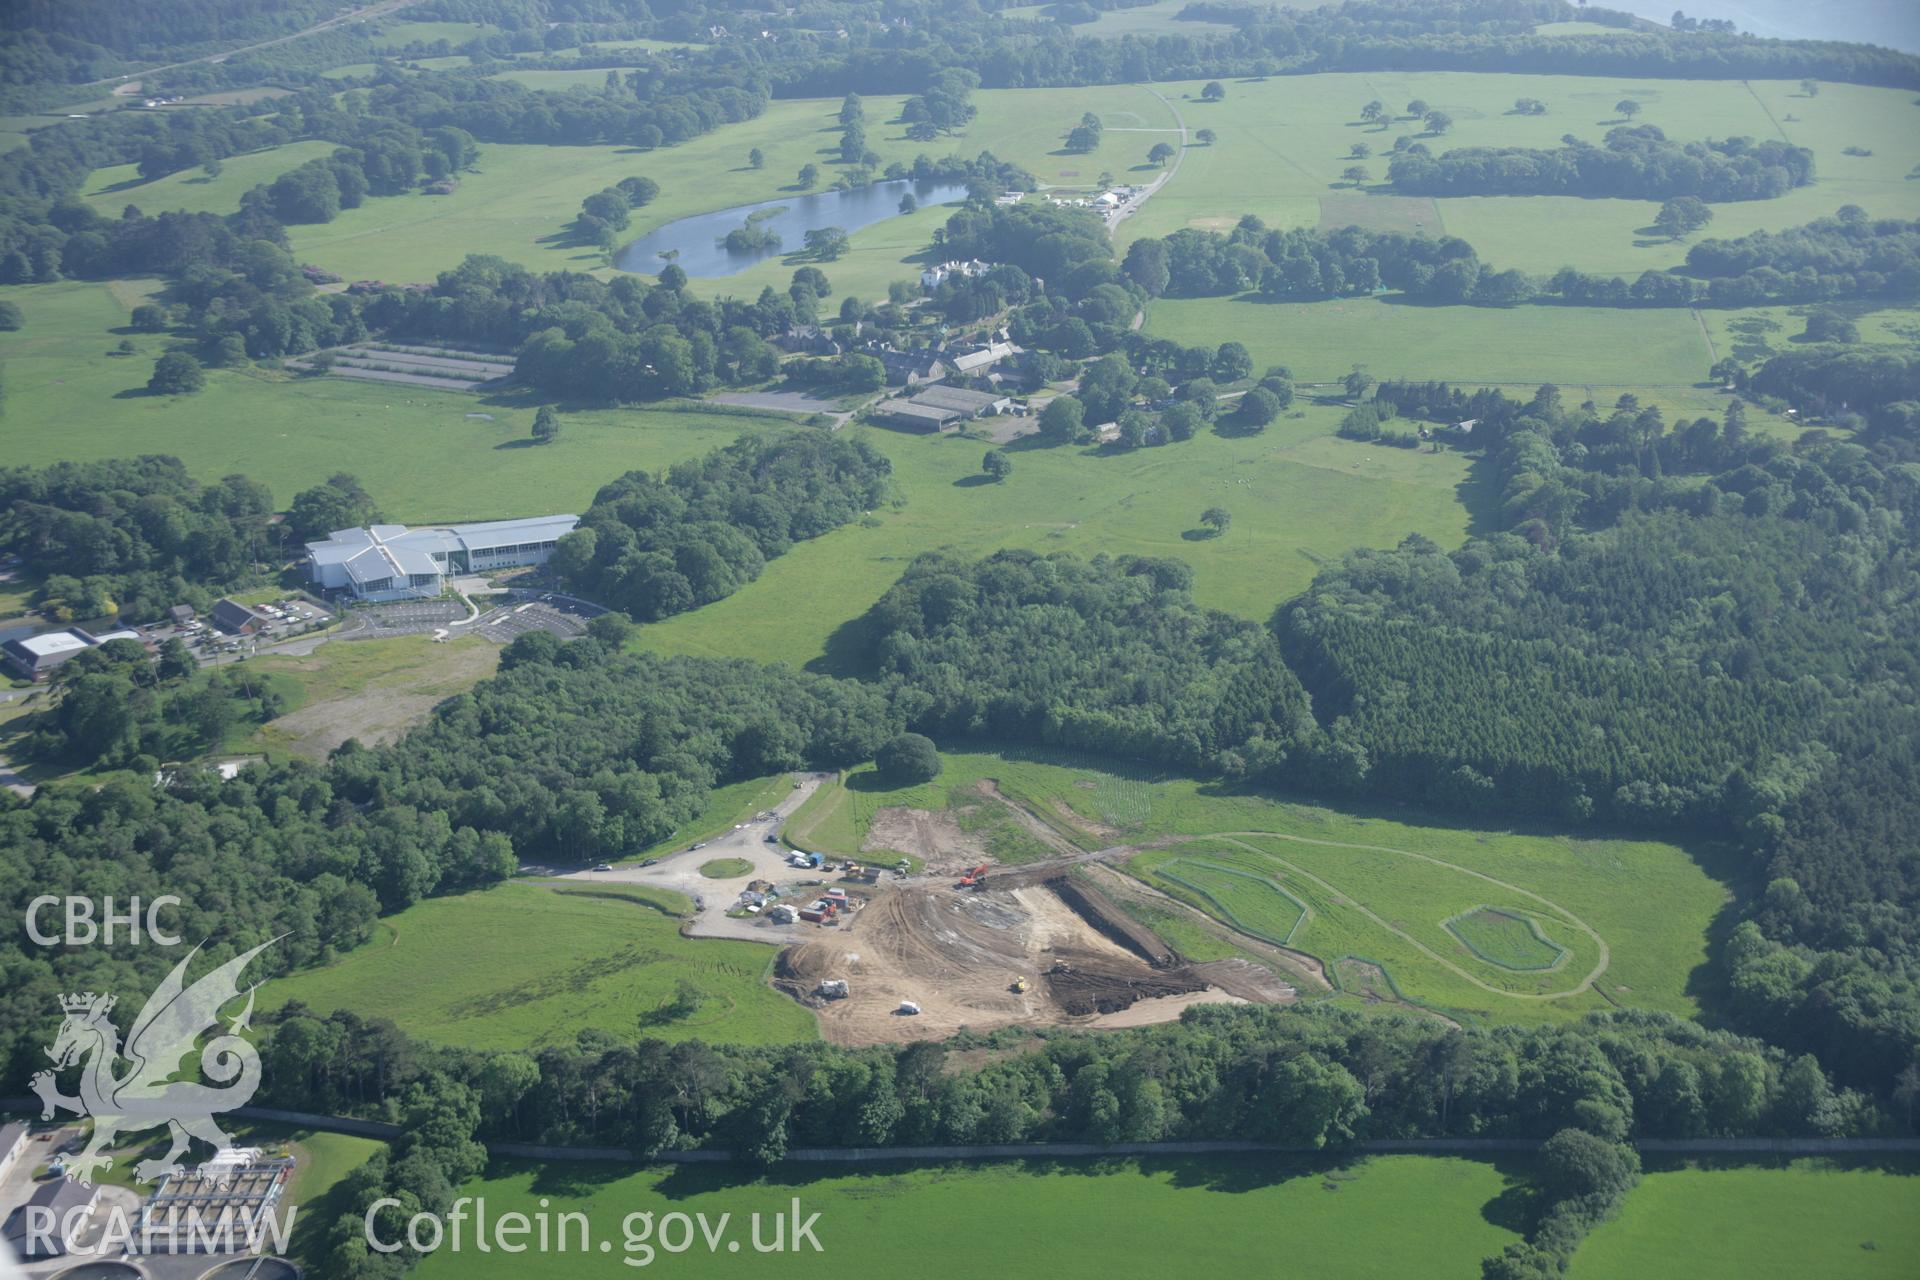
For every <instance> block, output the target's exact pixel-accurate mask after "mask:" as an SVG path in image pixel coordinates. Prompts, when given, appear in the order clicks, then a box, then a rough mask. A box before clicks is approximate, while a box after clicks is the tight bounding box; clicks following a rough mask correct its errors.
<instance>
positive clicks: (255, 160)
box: [81, 142, 337, 218]
mask: <svg viewBox="0 0 1920 1280" xmlns="http://www.w3.org/2000/svg"><path fill="white" fill-rule="evenodd" d="M335 150H337V148H336V147H335V145H334V144H333V143H331V142H290V143H288V144H287V145H286V146H284V147H270V148H268V149H267V150H265V151H251V152H248V153H247V154H245V155H238V156H229V157H227V158H226V159H225V160H223V161H221V163H220V176H219V177H217V178H209V177H208V176H207V175H206V174H204V173H202V172H201V171H200V170H199V169H182V170H181V171H180V172H178V173H170V174H168V175H167V176H166V177H164V178H155V179H154V180H152V181H151V182H149V181H146V180H144V179H142V178H141V176H140V166H139V165H134V164H121V165H114V166H112V167H110V168H106V169H95V170H94V171H93V173H92V174H91V175H90V176H89V177H88V179H87V185H86V188H85V190H84V191H82V192H81V199H83V200H85V201H86V202H87V203H88V204H90V205H92V206H93V207H94V208H95V209H98V210H99V211H100V212H101V214H103V215H104V216H106V217H109V218H117V217H119V216H120V211H121V210H123V209H125V208H126V207H127V206H128V205H130V204H131V205H137V206H139V209H140V211H141V212H142V213H145V214H148V215H149V216H151V215H153V214H157V213H232V212H234V211H235V210H236V209H238V208H239V207H240V197H241V196H243V195H245V194H246V193H247V192H249V191H251V190H253V188H255V187H257V186H259V185H260V184H261V183H263V182H272V181H273V180H274V179H275V178H278V177H279V176H280V175H281V174H283V173H286V172H287V171H288V170H290V169H297V168H299V167H300V166H301V165H303V164H305V163H306V162H307V161H309V160H318V159H321V158H323V157H325V156H329V155H332V154H333V153H334V151H335Z"/></svg>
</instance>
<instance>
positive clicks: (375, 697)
mask: <svg viewBox="0 0 1920 1280" xmlns="http://www.w3.org/2000/svg"><path fill="white" fill-rule="evenodd" d="M420 644H421V649H422V658H421V661H420V662H419V663H418V664H409V665H407V666H404V667H401V668H399V669H398V670H395V671H391V672H387V673H385V674H382V675H379V676H375V677H374V678H373V679H371V680H369V681H367V683H366V684H364V685H363V686H361V687H359V688H357V689H355V690H354V691H353V692H351V693H348V694H346V695H344V696H342V697H337V698H325V699H322V700H320V701H316V702H313V703H309V704H308V705H307V706H304V707H301V708H300V709H299V710H298V711H293V712H290V713H288V714H287V715H284V716H281V717H280V718H279V719H278V720H275V721H274V722H273V723H272V724H270V725H268V726H267V728H266V729H265V730H264V736H266V737H268V738H270V739H272V740H273V741H274V742H275V744H276V745H279V746H283V747H285V748H286V749H287V750H289V751H291V752H293V753H294V754H295V755H301V756H306V757H308V758H309V759H315V760H318V759H322V758H324V757H325V756H326V755H327V753H328V752H330V751H332V750H333V749H334V748H335V747H337V746H339V745H340V744H341V743H343V742H345V741H346V740H347V739H348V738H358V739H359V740H360V741H361V742H363V743H365V744H367V745H368V746H374V745H377V744H379V743H383V742H391V741H393V740H394V739H395V738H398V737H399V736H400V735H401V734H403V733H405V732H406V731H407V730H408V729H411V728H412V727H413V726H414V725H416V724H419V723H420V722H421V721H423V720H425V719H426V718H427V714H428V713H429V712H430V711H432V710H433V708H434V707H435V706H436V705H438V704H439V703H441V702H444V701H445V700H446V699H447V698H449V697H451V696H452V695H453V694H455V693H458V692H460V691H462V690H465V689H470V688H472V687H473V686H474V685H475V684H478V683H479V682H480V681H482V680H484V679H486V678H487V677H488V676H490V675H492V674H493V670H494V668H495V667H496V666H497V665H499V662H500V650H499V649H498V648H496V647H494V646H493V645H490V644H467V645H435V644H432V643H431V642H430V641H427V640H425V639H422V640H421V642H420ZM326 662H327V658H326V657H325V656H323V655H320V654H310V655H308V656H306V657H303V658H278V657H276V658H275V659H274V665H275V667H276V668H278V669H281V670H286V671H289V672H291V673H294V674H298V673H300V672H305V671H311V672H318V671H321V670H323V669H324V668H325V665H326ZM283 663H284V666H283V665H282V664H283Z"/></svg>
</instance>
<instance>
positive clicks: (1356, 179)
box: [1340, 164, 1372, 187]
mask: <svg viewBox="0 0 1920 1280" xmlns="http://www.w3.org/2000/svg"><path fill="white" fill-rule="evenodd" d="M1340 176H1341V177H1342V178H1344V179H1346V181H1347V183H1348V185H1349V186H1355V187H1358V186H1363V185H1365V183H1366V181H1367V179H1368V178H1369V177H1371V176H1372V175H1371V174H1369V173H1368V172H1367V166H1365V165H1363V164H1350V165H1348V166H1347V167H1346V168H1345V169H1342V170H1341V171H1340Z"/></svg>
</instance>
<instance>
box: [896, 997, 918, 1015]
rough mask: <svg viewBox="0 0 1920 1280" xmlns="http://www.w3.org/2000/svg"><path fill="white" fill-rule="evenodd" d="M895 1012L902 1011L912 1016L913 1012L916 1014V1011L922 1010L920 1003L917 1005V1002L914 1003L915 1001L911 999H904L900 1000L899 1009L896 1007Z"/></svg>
mask: <svg viewBox="0 0 1920 1280" xmlns="http://www.w3.org/2000/svg"><path fill="white" fill-rule="evenodd" d="M894 1012H896V1013H901V1014H907V1015H909V1016H911V1015H912V1014H916V1013H919V1012H920V1006H919V1005H917V1004H915V1003H914V1002H913V1001H911V1000H902V1001H901V1002H900V1007H899V1008H898V1009H896V1010H895V1011H894Z"/></svg>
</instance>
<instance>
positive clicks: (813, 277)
mask: <svg viewBox="0 0 1920 1280" xmlns="http://www.w3.org/2000/svg"><path fill="white" fill-rule="evenodd" d="M788 283H790V284H792V285H793V286H795V287H797V288H803V289H809V290H811V291H812V292H813V296H814V297H816V298H830V297H832V296H833V284H832V282H831V281H829V280H828V279H827V273H826V272H824V271H822V270H821V269H820V268H818V267H800V268H797V269H796V270H795V271H794V273H793V279H792V280H791V281H789V282H788ZM848 301H850V302H854V303H855V305H856V306H857V305H858V300H857V299H852V298H849V299H848ZM844 313H845V309H844V307H843V308H842V314H844ZM856 318H857V317H856Z"/></svg>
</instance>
